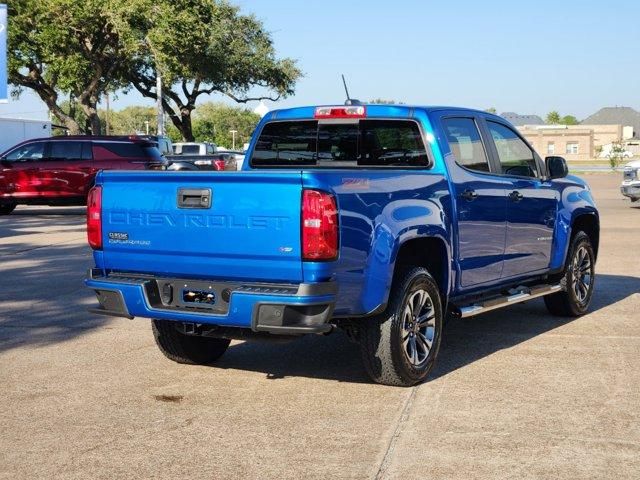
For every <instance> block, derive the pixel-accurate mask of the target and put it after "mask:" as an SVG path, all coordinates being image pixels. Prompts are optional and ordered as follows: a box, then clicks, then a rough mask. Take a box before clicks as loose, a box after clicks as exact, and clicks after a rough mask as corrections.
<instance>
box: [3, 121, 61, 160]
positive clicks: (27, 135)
mask: <svg viewBox="0 0 640 480" xmlns="http://www.w3.org/2000/svg"><path fill="white" fill-rule="evenodd" d="M50 136H51V122H50V121H49V120H22V119H17V118H0V153H2V152H4V151H6V150H8V149H9V148H11V147H13V146H14V145H15V144H17V143H20V142H23V141H25V140H29V139H31V138H43V137H50Z"/></svg>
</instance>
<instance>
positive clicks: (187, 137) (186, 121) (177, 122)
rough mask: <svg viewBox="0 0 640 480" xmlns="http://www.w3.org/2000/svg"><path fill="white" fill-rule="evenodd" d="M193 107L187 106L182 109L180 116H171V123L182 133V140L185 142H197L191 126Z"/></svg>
mask: <svg viewBox="0 0 640 480" xmlns="http://www.w3.org/2000/svg"><path fill="white" fill-rule="evenodd" d="M192 111H193V108H192V107H189V106H186V107H183V108H181V109H180V116H178V115H176V114H171V113H170V114H169V118H171V122H172V123H173V125H174V126H175V127H176V128H177V129H178V130H179V131H180V134H181V135H182V140H183V141H185V142H193V141H194V140H195V138H194V136H193V128H192V125H191V112H192Z"/></svg>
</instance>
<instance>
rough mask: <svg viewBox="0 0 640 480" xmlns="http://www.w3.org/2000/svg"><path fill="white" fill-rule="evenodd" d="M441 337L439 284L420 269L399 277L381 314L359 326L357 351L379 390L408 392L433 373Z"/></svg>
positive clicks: (412, 269)
mask: <svg viewBox="0 0 640 480" xmlns="http://www.w3.org/2000/svg"><path fill="white" fill-rule="evenodd" d="M441 332H442V303H441V301H440V292H439V290H438V285H437V284H436V282H435V280H434V279H433V277H431V275H430V274H429V272H428V271H427V270H426V269H424V268H420V267H415V268H411V269H410V270H408V271H406V272H405V273H402V274H400V275H398V278H397V279H396V280H395V281H394V286H393V287H392V290H391V294H390V297H389V304H388V307H387V309H386V311H385V312H384V313H383V314H381V315H378V316H376V317H374V318H370V319H366V320H363V321H362V326H361V332H360V348H361V353H362V360H363V362H364V365H365V368H366V370H367V373H368V374H369V376H370V377H371V378H372V379H373V380H374V381H376V382H378V383H382V384H384V385H396V386H403V387H408V386H411V385H415V384H416V383H419V382H421V381H423V380H424V379H425V378H426V377H427V375H428V374H429V372H430V371H431V369H432V368H433V365H434V362H435V359H436V356H437V355H438V350H439V348H440V337H441Z"/></svg>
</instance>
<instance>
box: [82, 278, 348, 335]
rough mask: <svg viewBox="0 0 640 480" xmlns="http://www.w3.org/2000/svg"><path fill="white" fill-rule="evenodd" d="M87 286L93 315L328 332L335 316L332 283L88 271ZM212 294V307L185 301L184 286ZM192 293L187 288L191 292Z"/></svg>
mask: <svg viewBox="0 0 640 480" xmlns="http://www.w3.org/2000/svg"><path fill="white" fill-rule="evenodd" d="M85 284H86V285H87V286H88V287H89V288H91V289H93V290H94V291H95V292H96V296H97V298H98V302H99V304H100V306H99V308H94V309H90V311H91V312H92V313H98V314H102V315H109V316H120V317H125V318H134V317H145V318H154V319H160V320H172V321H176V322H186V323H195V324H202V325H215V326H221V327H237V328H250V329H251V330H253V331H255V332H269V333H275V334H283V335H296V334H306V333H326V332H329V331H331V330H332V328H333V326H332V325H331V324H330V323H329V320H330V319H331V316H332V314H333V308H334V305H335V297H336V292H337V286H336V284H335V282H321V283H312V284H265V283H249V282H245V283H242V282H210V281H206V280H204V281H199V280H184V279H175V278H163V277H154V276H143V275H125V274H122V273H119V274H110V275H106V276H105V275H104V274H103V272H102V270H99V269H91V270H89V275H88V278H87V279H86V280H85ZM183 287H185V288H189V289H193V290H194V291H198V292H201V291H204V292H208V291H211V292H213V295H214V296H215V298H216V303H215V304H214V305H203V304H199V305H198V304H192V303H189V304H186V303H185V302H184V301H183V298H184V291H185V290H184V289H183ZM190 291H191V290H190Z"/></svg>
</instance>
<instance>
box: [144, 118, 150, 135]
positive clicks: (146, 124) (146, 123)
mask: <svg viewBox="0 0 640 480" xmlns="http://www.w3.org/2000/svg"><path fill="white" fill-rule="evenodd" d="M144 124H145V126H146V127H147V135H149V120H145V122H144Z"/></svg>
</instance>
